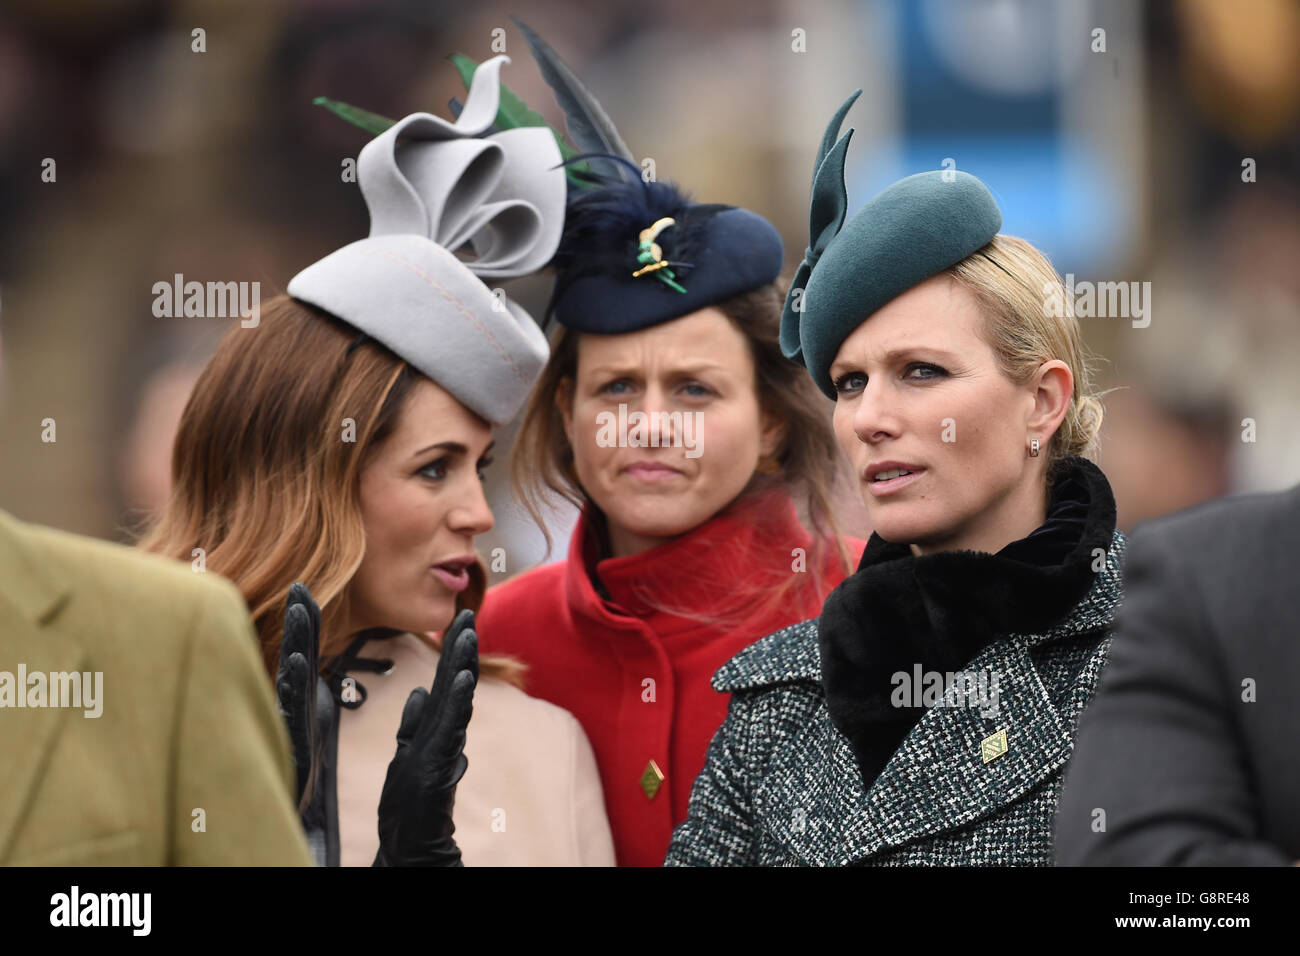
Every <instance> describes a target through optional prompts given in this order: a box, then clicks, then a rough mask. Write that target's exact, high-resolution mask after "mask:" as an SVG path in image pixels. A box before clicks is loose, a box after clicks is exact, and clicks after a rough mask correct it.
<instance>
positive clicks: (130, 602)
mask: <svg viewBox="0 0 1300 956" xmlns="http://www.w3.org/2000/svg"><path fill="white" fill-rule="evenodd" d="M19 667H24V668H25V669H26V671H27V673H28V675H33V674H36V673H38V672H39V673H49V674H65V675H66V674H74V673H75V674H82V675H93V674H98V675H99V677H100V682H99V683H100V687H99V689H100V691H102V696H101V697H100V698H99V707H98V715H97V716H96V714H95V712H90V713H87V712H86V710H85V709H84V708H82V709H78V708H76V707H73V708H69V707H37V708H35V709H33V708H32V707H31V706H30V705H27V706H24V707H23V708H22V709H14V706H13V704H12V703H6V704H4V705H2V706H0V768H3V775H0V866H66V865H75V866H162V865H167V866H287V865H296V866H310V865H311V863H312V856H311V851H310V850H309V849H308V848H307V841H306V839H305V838H304V837H303V832H302V826H301V824H300V823H299V822H298V813H297V811H296V810H295V808H294V801H293V764H292V762H291V761H290V757H289V737H288V734H287V733H286V731H285V728H284V722H283V721H282V720H281V718H280V713H279V711H278V709H277V708H276V704H275V694H274V692H273V691H272V689H271V682H270V681H269V680H268V679H267V676H266V672H265V671H264V670H263V669H262V664H261V656H260V654H259V653H258V648H257V639H256V635H255V634H254V633H253V625H252V622H251V620H250V619H249V616H248V607H247V605H245V603H244V599H243V598H242V597H240V595H239V591H238V590H237V589H236V588H235V586H234V585H233V584H231V583H230V582H229V581H226V580H225V579H223V578H220V577H218V576H217V575H215V574H211V573H208V574H195V573H194V572H193V571H191V570H190V567H189V565H188V564H182V563H181V562H179V561H172V560H169V559H166V558H162V557H159V556H157V555H151V554H144V553H143V552H140V551H136V550H134V549H132V548H126V547H123V546H121V545H117V544H110V543H108V542H105V541H95V540H92V539H90V538H82V537H79V536H77V535H72V534H67V533H65V532H62V531H55V530H53V529H51V528H40V527H36V526H35V525H28V524H24V523H23V522H20V521H18V520H16V519H14V518H12V517H11V516H9V515H7V514H5V513H4V512H2V511H0V674H3V673H7V674H10V675H12V674H13V673H14V672H15V671H17V670H18V669H19ZM86 679H87V680H89V679H90V678H89V677H87V678H86ZM50 680H51V682H52V680H53V678H51V679H50ZM51 686H52V684H51ZM78 696H80V694H79V695H78ZM2 699H3V695H0V700H2ZM49 701H50V702H53V694H51V696H50V698H49ZM65 702H66V701H65ZM199 810H201V811H202V814H201V815H199V814H197V811H199ZM200 820H201V821H202V823H201V825H200Z"/></svg>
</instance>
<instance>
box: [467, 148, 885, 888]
mask: <svg viewBox="0 0 1300 956" xmlns="http://www.w3.org/2000/svg"><path fill="white" fill-rule="evenodd" d="M571 128H572V124H571ZM606 165H607V166H614V167H615V168H619V166H620V164H615V163H612V162H609V161H607V162H606ZM615 175H617V173H616V174H615ZM554 264H555V266H556V269H557V271H558V278H557V282H556V288H555V292H554V295H553V297H552V304H553V311H554V314H555V317H556V318H557V320H558V321H559V323H560V325H561V326H562V329H561V331H560V334H559V337H558V338H557V339H556V340H555V342H554V346H553V355H552V357H551V360H550V362H549V363H548V365H547V367H546V370H545V371H544V372H543V374H542V379H541V381H540V383H539V385H538V388H537V389H536V391H535V392H534V394H533V397H532V399H531V401H530V403H529V405H528V409H527V411H526V413H525V416H524V420H523V424H522V426H521V430H520V433H519V438H518V440H517V444H516V448H515V456H514V461H513V468H512V476H513V478H514V482H515V486H516V488H517V490H518V493H519V494H520V495H521V496H522V498H523V500H524V501H525V502H526V503H527V505H528V507H529V509H530V511H531V512H532V513H533V514H534V516H535V517H538V518H539V523H540V511H541V508H542V507H543V502H544V501H545V498H546V496H547V495H548V494H558V495H560V496H562V497H564V498H566V499H568V500H569V501H570V502H572V503H573V504H575V505H576V506H577V507H578V508H579V509H580V517H579V520H578V524H577V527H576V529H575V531H574V533H573V537H572V541H571V543H570V545H569V551H568V556H567V558H566V560H564V561H563V562H560V563H557V564H551V565H547V566H545V567H541V568H538V569H535V570H533V571H530V572H528V573H525V574H523V575H521V576H520V577H518V578H516V579H514V580H511V581H509V582H507V583H505V584H502V585H500V586H498V587H497V588H494V589H492V590H491V591H489V592H488V596H487V599H486V600H485V602H484V607H483V611H482V613H481V614H480V616H479V631H478V633H479V635H480V640H481V641H482V646H483V647H484V648H485V649H490V650H493V651H497V652H502V653H509V654H511V655H514V656H517V657H519V658H520V659H522V660H523V661H524V662H525V663H526V664H527V665H528V667H529V672H528V682H527V688H528V691H529V692H530V693H532V694H535V695H537V696H539V697H541V698H543V699H545V700H549V701H552V702H554V703H556V704H559V705H560V706H561V707H564V708H565V709H566V710H569V711H571V712H572V713H573V714H574V715H575V716H576V717H577V718H578V719H579V720H580V721H581V722H582V724H583V726H584V728H585V729H586V731H587V734H588V736H589V737H590V738H591V741H592V745H593V747H594V749H595V752H596V760H597V762H598V764H599V766H600V770H601V779H602V781H603V784H604V789H605V804H606V807H607V808H608V810H609V815H610V823H611V826H612V828H613V832H614V842H615V847H616V849H617V853H618V860H619V863H620V865H643V866H644V865H658V864H659V863H661V862H662V860H663V857H664V853H665V851H666V849H667V847H668V840H669V837H670V835H671V833H672V828H673V827H674V826H675V825H676V824H678V823H680V822H681V820H682V819H683V818H684V816H685V813H686V801H687V798H688V796H689V792H690V785H691V782H692V781H693V779H694V777H695V775H696V773H697V772H698V771H699V769H700V768H701V767H702V766H703V762H704V753H705V749H706V747H707V746H708V742H709V739H710V737H711V736H712V735H713V732H714V730H716V729H717V726H718V724H719V723H721V721H722V719H723V717H724V716H725V713H726V707H727V697H726V696H725V695H723V694H719V693H717V692H715V691H714V690H713V689H712V688H711V687H710V685H709V680H710V678H711V677H712V675H713V672H714V671H715V670H716V669H717V668H718V667H719V666H721V665H722V663H724V662H725V661H726V660H727V659H728V658H729V657H731V656H732V655H734V654H735V653H736V652H737V651H739V650H740V649H742V648H743V647H745V646H746V645H747V644H749V643H750V642H751V641H754V640H757V639H758V638H759V637H761V636H762V635H763V634H765V633H770V632H771V631H773V630H775V629H778V628H780V627H784V626H785V625H787V624H792V623H795V622H796V621H800V620H803V619H804V618H807V617H810V616H812V615H815V614H816V613H817V610H818V608H819V607H820V606H821V602H822V599H823V598H825V596H826V595H827V594H828V593H829V592H830V590H831V589H832V588H833V587H834V586H835V585H836V584H837V583H839V581H840V580H841V579H842V578H843V577H844V575H845V574H846V573H847V572H848V570H849V568H850V566H851V562H852V561H854V560H856V559H857V556H858V554H859V553H860V552H861V549H862V547H863V542H861V541H854V540H846V539H842V538H841V537H840V535H839V534H838V532H837V529H836V526H835V521H834V519H833V517H832V515H831V508H830V497H831V488H830V485H831V480H832V476H833V475H834V474H835V472H836V470H837V467H838V458H837V454H838V453H837V450H836V447H835V443H834V438H833V436H832V433H831V430H830V424H829V420H828V419H829V416H828V409H827V407H826V403H825V401H824V400H823V399H821V397H820V396H818V395H817V394H816V391H815V389H813V388H811V387H810V383H808V382H807V381H806V380H804V379H803V378H801V376H800V375H799V374H797V373H798V372H799V369H798V368H797V367H796V366H793V365H791V364H790V363H789V362H788V361H786V359H785V358H784V357H783V356H782V355H781V351H780V346H779V343H778V330H779V323H780V311H781V303H782V292H781V290H780V289H779V287H778V286H777V283H776V279H777V273H778V271H779V270H780V268H781V265H782V247H781V240H780V237H779V236H778V235H777V233H776V230H775V229H773V228H772V226H771V225H770V224H769V223H767V222H766V221H765V220H764V219H762V218H760V217H759V216H757V215H755V214H754V213H752V212H749V211H747V210H744V209H737V208H733V207H729V206H719V205H703V204H697V203H692V202H689V201H688V200H687V199H686V198H685V197H684V196H683V195H682V194H681V193H680V192H678V191H677V190H676V189H675V188H673V187H672V186H671V185H669V184H666V183H646V182H643V181H642V180H641V177H640V175H639V171H636V172H632V173H631V174H630V175H629V176H628V177H627V179H626V180H620V181H619V182H612V183H610V184H608V185H607V186H606V187H605V188H603V189H601V190H597V191H595V192H592V193H587V194H583V195H581V196H580V197H578V198H577V199H576V200H574V201H572V202H571V203H570V205H569V209H568V214H567V218H566V224H565V233H564V237H563V239H562V240H561V244H560V249H559V252H558V253H557V255H556V259H555V262H554ZM796 501H798V502H799V503H800V504H801V505H802V506H803V508H804V512H805V518H804V521H806V525H805V523H804V521H801V520H800V516H799V514H798V512H797V507H796ZM543 527H544V526H543Z"/></svg>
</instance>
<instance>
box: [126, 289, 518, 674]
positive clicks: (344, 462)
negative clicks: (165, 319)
mask: <svg viewBox="0 0 1300 956" xmlns="http://www.w3.org/2000/svg"><path fill="white" fill-rule="evenodd" d="M422 377H423V376H422V375H421V373H419V372H417V371H416V370H415V369H413V368H411V367H410V366H409V365H407V363H406V362H405V361H403V360H402V359H401V358H399V357H398V356H397V355H395V354H393V353H392V352H391V351H390V350H388V349H387V348H385V347H384V346H382V345H380V344H379V343H377V342H375V341H374V340H372V339H368V338H367V339H360V338H358V332H357V330H356V329H354V328H352V327H351V326H349V325H347V324H346V323H344V322H341V321H340V320H338V319H337V318H335V317H333V316H331V315H329V314H328V313H325V312H322V311H320V310H319V309H315V308H313V307H311V306H308V305H306V304H304V303H301V302H298V301H297V300H295V299H291V298H289V297H288V296H285V295H280V296H276V297H275V298H274V299H272V300H270V301H269V302H267V303H266V304H265V306H263V308H262V312H261V319H260V322H259V323H258V325H257V326H256V327H254V328H249V329H246V328H243V327H242V326H235V327H234V328H232V329H231V330H230V332H229V333H227V335H226V337H225V338H224V339H223V340H222V342H221V344H220V345H219V346H218V348H217V351H216V354H215V355H214V356H213V357H212V360H211V361H210V362H209V363H208V365H207V367H206V368H205V369H204V370H203V374H202V375H201V376H200V377H199V380H198V382H197V384H196V385H195V387H194V392H193V394H191V396H190V399H189V402H188V404H187V405H186V406H185V412H184V415H183V416H182V418H181V422H180V428H179V430H178V432H177V435H176V444H175V447H174V448H173V451H172V491H171V497H170V499H169V500H168V503H167V507H166V509H165V510H164V511H163V513H162V515H161V516H160V517H159V519H158V520H157V522H156V523H155V524H154V525H153V526H152V528H150V529H149V531H148V532H147V533H146V535H145V536H144V538H143V539H142V540H141V541H140V542H139V547H141V548H143V549H144V550H146V551H153V552H157V553H159V554H165V555H168V556H170V557H174V558H179V559H181V560H185V561H190V560H194V561H196V562H197V561H198V559H200V558H202V560H203V563H204V566H205V568H206V570H208V571H214V572H216V573H218V574H221V575H224V576H225V577H227V578H230V579H231V580H232V581H233V582H234V583H235V584H236V586H238V588H239V590H240V592H241V593H242V594H243V595H244V600H245V601H246V602H247V603H248V607H249V609H250V611H251V612H252V617H253V624H254V627H255V628H256V630H257V636H258V639H259V640H260V642H261V645H262V656H263V663H264V664H265V666H266V669H267V672H268V673H270V674H274V673H275V670H276V668H277V666H278V661H279V654H280V641H281V637H282V631H283V628H284V603H285V598H286V596H287V595H288V591H289V586H290V585H291V584H293V583H294V582H295V581H302V582H303V583H305V584H306V585H307V586H308V587H309V588H310V589H311V593H312V597H313V598H315V600H316V603H317V604H319V605H320V609H321V649H320V658H321V663H322V666H324V664H325V663H326V662H327V661H329V660H330V659H331V658H333V657H335V656H337V655H338V654H340V653H342V652H343V651H344V650H345V649H346V647H347V645H348V643H349V642H350V640H351V638H352V636H353V635H351V634H349V633H347V627H348V621H349V619H350V617H349V606H348V605H349V596H348V587H347V586H348V583H349V582H350V581H351V580H352V576H353V575H354V574H355V573H356V571H357V568H358V567H360V565H361V562H362V559H363V558H364V557H365V551H366V535H365V527H364V524H363V522H362V516H361V506H360V488H361V473H362V471H363V469H364V468H365V466H366V464H367V463H368V462H369V460H370V458H371V455H372V453H373V452H374V451H375V450H376V449H377V448H378V447H379V446H380V445H381V444H382V443H383V442H384V441H385V440H386V439H387V438H388V437H389V436H390V435H391V434H392V433H393V431H394V429H395V428H396V425H397V422H398V419H399V417H400V415H401V412H402V410H403V408H404V406H405V404H406V401H407V398H408V397H409V395H410V394H411V391H412V388H413V387H414V386H415V384H416V383H417V382H418V381H419V380H420V379H421V378H422ZM349 432H350V433H349ZM199 549H201V550H199ZM470 570H471V584H470V587H469V588H468V589H467V590H466V591H464V592H461V594H460V595H459V597H458V600H457V609H458V610H459V609H460V608H462V607H468V608H471V609H473V610H477V609H478V607H479V603H480V602H481V600H482V597H483V592H484V590H485V588H486V581H487V577H486V574H485V573H484V571H483V568H482V567H481V566H475V567H473V568H471V569H470ZM482 665H483V666H482V670H483V671H484V672H485V673H489V674H492V675H494V676H498V677H503V678H505V679H507V680H515V679H516V677H517V674H516V671H517V667H516V666H515V665H514V664H513V662H509V661H508V660H503V659H491V658H488V657H485V658H484V659H483V662H482Z"/></svg>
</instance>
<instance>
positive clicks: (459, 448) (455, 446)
mask: <svg viewBox="0 0 1300 956" xmlns="http://www.w3.org/2000/svg"><path fill="white" fill-rule="evenodd" d="M496 446H497V443H496V439H493V440H492V441H490V442H488V446H487V447H486V448H484V449H483V454H482V455H480V456H479V457H480V458H486V457H487V456H488V455H490V454H492V449H494V448H496ZM435 448H441V449H442V450H443V451H447V452H451V453H452V454H453V455H468V454H469V449H468V448H466V447H465V446H464V445H462V444H461V443H460V442H458V441H440V442H438V443H437V444H436V445H429V446H427V447H425V448H421V449H420V450H419V451H417V452H416V453H415V454H414V455H412V456H411V457H412V458H419V457H420V456H421V455H424V454H427V453H428V452H431V451H433V450H434V449H435Z"/></svg>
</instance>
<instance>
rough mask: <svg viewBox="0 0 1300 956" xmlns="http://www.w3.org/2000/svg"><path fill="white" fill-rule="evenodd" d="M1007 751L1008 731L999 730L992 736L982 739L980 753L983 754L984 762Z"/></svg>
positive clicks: (994, 758)
mask: <svg viewBox="0 0 1300 956" xmlns="http://www.w3.org/2000/svg"><path fill="white" fill-rule="evenodd" d="M1006 752H1007V732H1006V731H1005V730H999V731H998V732H997V733H996V734H994V735H993V736H992V737H985V738H984V739H983V740H982V741H980V755H981V756H983V758H984V762H985V763H988V762H989V761H990V760H996V759H997V758H998V757H1001V756H1002V755H1003V754H1004V753H1006Z"/></svg>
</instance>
